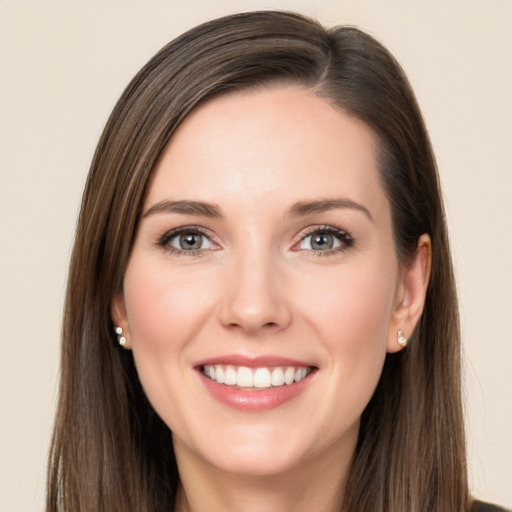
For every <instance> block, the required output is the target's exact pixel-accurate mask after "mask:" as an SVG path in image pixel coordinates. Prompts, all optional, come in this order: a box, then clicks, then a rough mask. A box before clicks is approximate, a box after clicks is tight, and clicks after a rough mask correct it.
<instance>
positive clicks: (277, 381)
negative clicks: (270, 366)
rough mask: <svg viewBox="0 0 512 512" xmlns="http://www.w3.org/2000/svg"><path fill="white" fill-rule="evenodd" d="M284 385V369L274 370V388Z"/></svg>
mask: <svg viewBox="0 0 512 512" xmlns="http://www.w3.org/2000/svg"><path fill="white" fill-rule="evenodd" d="M283 384H284V372H283V369H282V368H274V370H273V371H272V386H282V385H283Z"/></svg>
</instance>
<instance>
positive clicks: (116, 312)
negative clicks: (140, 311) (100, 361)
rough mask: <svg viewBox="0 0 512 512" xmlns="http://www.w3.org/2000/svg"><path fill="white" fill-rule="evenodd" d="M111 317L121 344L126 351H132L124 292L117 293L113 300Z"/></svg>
mask: <svg viewBox="0 0 512 512" xmlns="http://www.w3.org/2000/svg"><path fill="white" fill-rule="evenodd" d="M110 316H111V317H112V323H113V324H114V329H115V331H116V334H117V340H118V342H119V344H120V345H121V346H122V347H123V348H125V349H131V342H130V332H129V328H128V318H127V314H126V306H125V304H124V297H123V294H122V292H118V293H116V295H115V296H114V298H113V299H112V304H111V305H110Z"/></svg>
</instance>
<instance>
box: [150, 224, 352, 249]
mask: <svg viewBox="0 0 512 512" xmlns="http://www.w3.org/2000/svg"><path fill="white" fill-rule="evenodd" d="M315 233H316V234H320V235H322V234H325V235H332V236H333V237H335V238H336V239H337V240H338V241H339V242H340V245H339V246H338V247H335V248H331V249H326V250H313V249H293V248H292V250H295V251H297V252H298V251H300V250H302V251H305V252H308V253H309V254H310V255H312V256H315V257H316V256H332V255H334V254H337V253H342V252H344V251H346V250H347V249H349V248H350V247H352V246H353V245H354V244H355V242H356V240H355V238H354V237H352V236H351V235H350V234H349V233H348V232H347V231H345V230H344V229H341V228H337V227H335V226H314V227H311V228H308V229H307V230H306V231H305V232H304V233H303V234H302V235H301V238H300V240H299V241H298V242H296V243H295V244H294V245H293V247H294V248H295V247H297V246H298V245H299V244H301V243H302V242H304V240H305V239H306V238H307V237H309V236H312V235H314V234H315ZM184 234H191V235H201V236H203V237H205V238H207V239H208V240H209V241H210V243H211V244H213V245H216V244H215V243H214V242H213V241H212V240H211V235H209V234H208V233H207V231H206V230H204V229H203V228H201V227H199V226H184V227H182V228H177V229H173V230H171V231H168V232H167V233H165V234H164V235H163V236H162V237H160V239H159V240H158V242H157V246H158V247H161V248H163V249H165V250H166V251H167V252H168V253H169V254H171V255H178V256H182V255H186V256H204V255H205V253H206V252H207V250H205V249H194V250H189V251H186V250H183V249H178V248H176V247H173V246H171V245H170V242H171V241H172V240H173V239H174V238H176V237H178V236H180V235H184ZM213 250H215V249H213Z"/></svg>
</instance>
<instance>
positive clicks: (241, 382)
mask: <svg viewBox="0 0 512 512" xmlns="http://www.w3.org/2000/svg"><path fill="white" fill-rule="evenodd" d="M252 382H253V378H252V371H251V369H250V368H247V367H246V366H240V367H239V368H238V371H237V372H236V384H237V386H240V387H241V388H252Z"/></svg>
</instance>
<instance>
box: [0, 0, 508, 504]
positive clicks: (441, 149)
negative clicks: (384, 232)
mask: <svg viewBox="0 0 512 512" xmlns="http://www.w3.org/2000/svg"><path fill="white" fill-rule="evenodd" d="M263 8H284V9H290V10H297V11H300V12H302V13H305V14H309V15H313V16H316V17H318V18H319V19H320V20H321V21H323V22H325V23H327V24H328V25H333V24H342V23H348V24H353V25H358V26H360V27H362V28H364V29H366V30H367V31H369V32H370V33H371V34H373V35H374V36H376V37H377V38H378V39H379V40H381V41H382V42H383V43H384V44H385V45H386V46H387V47H388V48H389V49H390V50H391V51H392V52H393V53H394V54H395V55H396V57H397V58H398V60H399V61H400V62H401V63H402V65H403V67H404V68H405V70H406V72H407V74H408V76H409V78H410V80H411V82H412V85H413V87H414V89H415V91H416V93H417V96H418V100H419V103H420V106H421V107H422V110H423V113H424V116H425V119H426V123H427V126H428V129H429V131H430V134H431V137H432V141H433V144H434V149H435V151H436V154H437V158H438V163H439V168H440V172H441V179H442V183H443V186H444V192H445V197H446V206H447V212H448V220H449V227H450V230H451V238H452V244H453V251H454V258H455V265H456V273H457V279H458V283H459V290H460V298H461V311H462V325H463V334H464V349H465V365H466V394H467V400H466V402H467V403H466V409H467V420H468V421H467V424H468V426H467V430H468V438H469V461H470V466H469V467H470V474H471V482H472V488H473V491H474V493H475V494H476V495H478V496H480V497H481V498H485V499H488V500H492V501H495V502H499V503H501V504H502V505H506V506H509V507H510V506H512V470H511V468H512V428H511V426H512V398H511V395H512V372H511V371H510V368H511V365H512V335H511V329H510V323H511V318H512V298H511V297H512V294H511V290H512V270H511V268H512V228H511V225H512V168H511V167H512V165H511V164H512V149H511V148H512V139H511V135H512V63H511V55H512V2H510V1H509V0H501V1H500V0H480V1H476V0H475V1H471V0H466V1H455V0H443V1H427V0H418V1H413V0H410V1H383V0H381V1H378V0H375V1H370V0H367V1H365V0H360V1H356V0H353V1H348V0H347V1H344V0H324V1H321V0H318V1H315V0H303V1H300V0H289V1H286V0H269V1H256V0H255V1H229V0H215V1H214V0H189V1H187V2H182V1H179V2H174V1H165V2H164V1H148V0H145V1H142V0H138V1H135V0H132V1H114V0H103V1H93V0H90V1H81V0H73V1H71V0H68V1H65V0H62V1H44V0H40V1H23V0H12V1H8V0H3V1H2V0H0V73H1V79H0V88H1V89H0V166H1V167H0V172H1V182H0V223H1V224H0V229H1V232H0V251H1V252H0V254H1V256H0V258H1V260H0V272H1V283H0V340H1V347H0V391H1V405H0V450H1V451H0V510H1V511H2V512H17V511H23V512H33V511H42V510H43V508H44V481H45V465H46V457H47V449H48V443H49V439H50V432H51V423H52V417H53V413H54V406H55V400H56V382H57V376H58V358H59V330H60V322H61V309H62V302H63V296H64V291H65V281H66V272H67V263H68V258H69V253H70V247H71V244H72V239H73V230H74V226H75V222H76V216H77V212H78V206H79V201H80V196H81V191H82V187H83V184H84V180H85V176H86V173H87V171H88V166H89V163H90V160H91V157H92V153H93V151H94V147H95V144H96V142H97V140H98V138H99V135H100V133H101V130H102V128H103V125H104V123H105V121H106V119H107V116H108V114H109V113H110V111H111V109H112V107H113V105H114V102H115V101H116V100H117V98H118V96H119V95H120V93H121V92H122V90H123V88H124V87H125V85H126V84H127V83H128V81H129V80H130V79H131V77H132V76H133V75H134V73H135V72H136V71H137V70H138V69H139V68H140V67H141V66H142V65H143V64H144V63H145V62H146V61H147V60H148V59H149V58H150V57H151V56H152V55H153V54H154V53H155V52H156V51H157V50H158V49H159V48H160V47H161V46H163V45H164V44H165V43H167V42H168V41H169V40H170V39H172V38H173V37H175V36H176V35H178V34H179V33H181V32H183V31H184V30H186V29H188V28H190V27H192V26H194V25H196V24H198V23H199V22H202V21H205V20H207V19H210V18H213V17H217V16H220V15H224V14H228V13H232V12H239V11H244V10H254V9H263Z"/></svg>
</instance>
